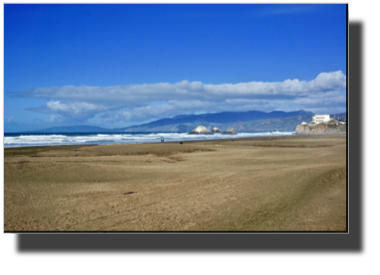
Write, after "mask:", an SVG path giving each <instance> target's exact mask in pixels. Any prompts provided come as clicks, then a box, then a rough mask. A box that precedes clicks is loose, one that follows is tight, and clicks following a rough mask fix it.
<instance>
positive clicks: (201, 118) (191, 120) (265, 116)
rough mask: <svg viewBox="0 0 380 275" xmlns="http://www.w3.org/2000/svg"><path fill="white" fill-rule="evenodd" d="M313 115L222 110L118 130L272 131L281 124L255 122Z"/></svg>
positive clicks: (160, 120) (293, 126) (305, 113)
mask: <svg viewBox="0 0 380 275" xmlns="http://www.w3.org/2000/svg"><path fill="white" fill-rule="evenodd" d="M312 115H313V113H311V112H305V111H303V110H300V111H295V112H282V111H274V112H270V113H265V112H259V111H248V112H222V113H214V114H203V115H180V116H176V117H173V118H164V119H159V120H156V121H153V122H150V123H146V124H142V125H135V126H130V127H126V128H119V129H117V130H118V131H120V132H190V131H191V130H193V129H194V128H196V127H197V126H199V125H203V126H205V127H206V128H207V129H208V130H212V128H214V127H218V128H219V129H220V130H221V131H226V130H227V129H229V128H231V127H234V128H235V129H236V131H239V130H240V131H241V130H244V131H261V129H263V128H266V129H268V131H271V129H272V128H273V129H274V128H276V129H277V128H278V129H280V128H281V127H280V126H279V125H277V127H271V126H272V125H271V126H270V127H262V126H260V127H258V124H257V123H253V122H254V121H256V122H258V121H261V123H262V122H264V121H267V120H273V119H284V118H290V117H303V116H310V120H311V116H312ZM288 122H289V121H288ZM301 122H302V121H301ZM278 123H280V124H281V122H280V121H278ZM239 125H240V126H239ZM235 126H237V127H235ZM241 126H242V127H241ZM296 126H297V124H295V125H291V127H289V125H288V126H287V127H286V128H287V129H288V128H291V129H293V128H294V129H293V130H295V128H296ZM114 130H116V129H114Z"/></svg>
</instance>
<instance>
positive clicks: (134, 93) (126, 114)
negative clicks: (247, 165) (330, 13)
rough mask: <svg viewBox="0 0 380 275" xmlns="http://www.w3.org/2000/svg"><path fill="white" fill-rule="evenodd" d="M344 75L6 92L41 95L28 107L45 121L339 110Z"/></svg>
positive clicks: (134, 120)
mask: <svg viewBox="0 0 380 275" xmlns="http://www.w3.org/2000/svg"><path fill="white" fill-rule="evenodd" d="M345 89H346V76H345V75H344V74H343V73H342V71H336V72H329V73H326V72H323V73H320V74H319V75H318V76H317V77H316V78H315V79H313V80H310V81H300V80H298V79H293V80H291V79H287V80H285V81H283V82H255V81H254V82H246V83H237V84H218V85H214V84H203V83H202V82H198V81H195V82H189V81H187V80H184V81H181V82H178V83H175V84H170V83H156V84H139V85H126V86H112V87H92V86H77V87H75V86H63V87H41V88H37V89H34V90H25V91H19V92H9V93H7V95H8V96H11V97H27V98H40V99H46V100H47V102H46V104H45V105H44V106H41V107H39V108H31V109H30V110H31V111H36V112H40V113H45V114H49V115H50V119H49V121H50V122H54V120H55V121H65V120H66V121H78V122H86V121H87V120H88V119H91V118H93V117H95V116H96V115H98V117H100V118H101V119H102V120H103V122H104V123H114V122H129V124H130V123H139V122H143V121H147V120H156V119H159V118H163V117H168V116H175V115H178V114H186V113H187V114H188V113H205V112H221V111H248V110H258V111H273V110H284V111H292V110H299V109H304V110H308V111H312V112H322V111H324V110H325V111H328V110H330V109H332V108H333V109H334V110H337V111H339V110H342V111H345V105H346V96H345V94H344V93H341V92H339V91H341V90H345Z"/></svg>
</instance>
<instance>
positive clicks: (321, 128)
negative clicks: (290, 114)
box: [295, 120, 347, 135]
mask: <svg viewBox="0 0 380 275" xmlns="http://www.w3.org/2000/svg"><path fill="white" fill-rule="evenodd" d="M346 129H347V128H346V125H344V124H341V123H340V122H339V121H336V120H331V121H329V122H328V123H319V124H307V125H297V128H296V132H295V134H296V135H326V134H343V133H346Z"/></svg>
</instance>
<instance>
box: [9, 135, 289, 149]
mask: <svg viewBox="0 0 380 275" xmlns="http://www.w3.org/2000/svg"><path fill="white" fill-rule="evenodd" d="M292 134H294V132H279V131H276V132H265V133H238V134H237V135H220V134H219V135H188V134H187V133H154V134H95V135H94V134H92V135H74V136H71V135H20V136H6V137H4V147H21V146H46V145H76V144H77V145H81V144H120V143H150V142H161V138H163V139H164V140H165V141H167V142H168V141H182V140H204V139H205V138H206V139H229V138H244V137H260V136H278V135H292Z"/></svg>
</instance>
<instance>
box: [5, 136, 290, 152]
mask: <svg viewBox="0 0 380 275" xmlns="http://www.w3.org/2000/svg"><path fill="white" fill-rule="evenodd" d="M159 134H161V133H159ZM243 134H251V133H249V132H247V133H243ZM257 134H259V133H257ZM192 136H194V135H192ZM233 136H235V135H231V137H228V138H226V135H224V136H223V138H211V139H183V140H172V141H165V142H164V143H176V142H183V143H189V142H202V141H218V140H231V139H250V138H254V139H256V138H265V137H284V136H295V134H294V133H293V132H292V134H290V135H289V134H287V135H280V134H279V135H268V136H252V137H237V136H235V137H233ZM206 138H207V137H206ZM156 143H161V142H160V141H159V140H157V141H156V142H135V143H110V144H52V145H45V144H44V145H32V146H24V145H21V146H20V145H16V146H7V147H6V146H4V142H3V148H4V150H5V149H10V148H34V147H57V146H65V147H66V146H109V145H128V144H131V145H136V144H156Z"/></svg>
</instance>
